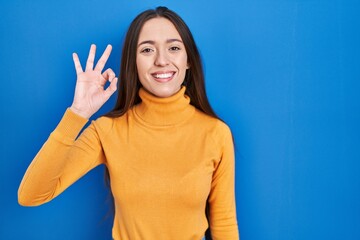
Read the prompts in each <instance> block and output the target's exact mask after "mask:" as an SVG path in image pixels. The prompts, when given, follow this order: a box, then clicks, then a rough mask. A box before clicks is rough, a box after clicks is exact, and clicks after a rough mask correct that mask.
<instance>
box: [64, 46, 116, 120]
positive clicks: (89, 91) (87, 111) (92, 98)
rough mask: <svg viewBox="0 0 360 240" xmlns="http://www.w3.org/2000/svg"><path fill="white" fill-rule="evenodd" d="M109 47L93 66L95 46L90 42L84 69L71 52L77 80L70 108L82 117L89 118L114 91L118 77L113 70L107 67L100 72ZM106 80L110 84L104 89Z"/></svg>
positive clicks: (109, 51)
mask: <svg viewBox="0 0 360 240" xmlns="http://www.w3.org/2000/svg"><path fill="white" fill-rule="evenodd" d="M111 49H112V47H111V45H108V46H107V47H106V49H105V51H104V53H103V54H102V56H101V57H100V59H99V61H98V62H97V64H96V66H95V68H94V59H95V53H96V46H95V45H94V44H92V45H91V47H90V52H89V56H88V59H87V62H86V68H85V71H83V69H82V67H81V64H80V61H79V57H78V55H77V54H76V53H73V60H74V64H75V69H76V75H77V80H76V87H75V95H74V100H73V103H72V105H71V107H70V109H71V110H72V111H73V112H75V113H76V114H78V115H80V116H82V117H84V118H90V117H91V116H92V115H93V114H94V113H95V112H97V111H98V110H99V109H100V107H101V106H102V105H103V104H104V103H105V102H106V101H107V100H108V99H109V98H110V96H111V95H112V94H113V93H114V92H115V91H116V84H117V81H118V78H116V77H115V73H114V71H113V70H112V69H110V68H109V69H107V70H106V71H104V72H103V73H102V71H103V69H104V66H105V64H106V61H107V60H108V58H109V56H110V53H111ZM107 81H109V82H110V85H109V86H108V87H107V88H106V89H104V86H105V84H106V82H107Z"/></svg>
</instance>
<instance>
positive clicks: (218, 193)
mask: <svg viewBox="0 0 360 240" xmlns="http://www.w3.org/2000/svg"><path fill="white" fill-rule="evenodd" d="M225 133H226V134H225V137H224V140H223V147H222V149H223V151H222V156H221V159H220V162H219V163H218V165H217V167H216V169H215V172H214V174H213V180H212V184H211V191H210V195H209V200H208V201H209V214H210V230H211V236H212V238H213V239H214V240H237V239H239V231H238V225H237V219H236V206H235V205H236V204H235V156H234V145H233V140H232V136H231V132H230V129H228V128H226V130H225Z"/></svg>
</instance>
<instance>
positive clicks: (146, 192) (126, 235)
mask: <svg viewBox="0 0 360 240" xmlns="http://www.w3.org/2000/svg"><path fill="white" fill-rule="evenodd" d="M95 48H96V47H95V45H92V46H91V48H90V53H89V56H88V59H87V62H86V68H85V69H82V66H81V64H80V62H79V59H78V56H77V55H76V54H73V59H74V63H75V69H76V73H77V82H76V88H75V96H74V101H73V104H72V105H71V107H69V108H68V109H67V110H66V112H65V114H64V116H63V118H62V120H61V121H60V123H59V125H58V126H57V127H56V128H55V130H54V131H53V132H52V133H51V135H50V136H49V139H48V140H47V141H46V143H45V144H44V146H43V147H42V148H41V150H40V151H39V153H38V154H37V156H36V157H35V159H34V160H33V162H32V163H31V165H30V166H29V168H28V170H27V171H26V174H25V176H24V178H23V180H22V182H21V185H20V188H19V192H18V195H19V196H18V198H19V203H20V204H21V205H24V206H36V205H40V204H43V203H45V202H48V201H50V200H51V199H53V198H55V197H56V196H57V195H59V194H60V193H61V192H63V191H64V190H65V189H66V188H67V187H69V186H70V185H71V184H72V183H74V182H75V181H76V180H78V179H79V178H80V177H81V176H83V175H84V174H86V173H87V172H88V171H90V170H91V169H93V168H94V167H96V166H98V165H100V164H105V165H106V167H107V171H108V174H109V178H110V184H111V191H112V194H113V197H114V206H115V215H114V223H113V231H112V235H113V238H114V239H119V240H137V239H139V240H177V239H179V240H182V239H184V240H185V239H189V240H193V239H194V240H200V239H202V238H203V237H204V235H205V232H207V233H206V238H207V239H210V238H212V239H218V240H233V239H239V234H238V226H237V220H236V207H235V194H234V151H233V141H232V136H231V132H230V129H229V128H228V127H227V125H226V124H225V123H224V122H222V121H221V120H219V118H218V117H217V116H216V115H215V113H214V112H213V110H212V109H211V107H210V104H209V102H208V100H207V97H206V93H205V86H204V74H203V70H202V65H201V60H200V56H199V53H198V50H197V47H196V45H195V42H194V39H193V37H192V34H191V32H190V30H189V29H188V27H187V26H186V24H185V23H184V21H183V20H182V19H181V18H180V17H179V16H178V15H177V14H176V13H174V12H173V11H171V10H169V9H167V8H165V7H158V8H156V9H155V10H147V11H145V12H143V13H141V14H140V15H138V16H137V17H136V18H135V19H134V20H133V22H132V23H131V25H130V27H129V30H128V32H127V35H126V39H125V43H124V46H123V52H122V62H121V69H120V81H119V85H118V87H117V78H116V77H115V74H114V72H113V71H112V70H111V69H107V70H106V71H103V68H104V65H105V63H106V61H107V59H108V57H109V55H110V52H111V46H108V47H107V48H106V50H105V51H104V53H103V55H102V56H101V58H100V59H99V61H98V62H97V64H96V65H95V66H94V58H95V51H96V49H95ZM107 81H109V82H110V85H109V86H108V87H107V88H106V89H104V85H105V83H106V82H107ZM117 88H118V89H119V92H118V99H117V103H116V106H115V108H114V109H113V110H112V111H111V112H110V113H108V114H107V115H106V116H103V117H100V118H99V119H97V120H96V121H93V122H92V123H91V124H90V125H89V127H87V128H86V129H85V130H84V131H83V132H82V134H81V135H80V136H78V135H79V132H80V131H81V130H82V128H83V127H84V125H85V124H86V123H87V121H88V119H89V118H90V117H91V116H92V115H93V114H94V113H95V112H96V111H97V110H98V109H99V108H100V107H101V106H102V105H103V104H104V103H105V102H106V101H107V100H108V99H109V97H110V96H111V95H112V94H113V93H114V92H115V91H116V89H117ZM207 229H208V230H210V231H207ZM210 233H211V236H210Z"/></svg>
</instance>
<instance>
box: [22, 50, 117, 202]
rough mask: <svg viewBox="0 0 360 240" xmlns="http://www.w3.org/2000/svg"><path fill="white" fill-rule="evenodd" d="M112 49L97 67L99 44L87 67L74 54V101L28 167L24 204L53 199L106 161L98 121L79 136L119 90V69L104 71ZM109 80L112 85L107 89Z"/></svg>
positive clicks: (24, 180) (93, 51) (23, 184)
mask: <svg viewBox="0 0 360 240" xmlns="http://www.w3.org/2000/svg"><path fill="white" fill-rule="evenodd" d="M111 49H112V47H111V45H108V46H107V48H106V49H105V51H104V53H103V54H102V56H101V57H100V59H99V61H98V62H97V64H96V66H95V67H94V58H95V53H96V46H95V45H91V48H90V52H89V55H88V58H87V62H86V68H85V71H83V69H82V67H81V64H80V61H79V58H78V56H77V54H76V53H74V54H73V60H74V64H75V70H76V75H77V80H76V87H75V95H74V100H73V103H72V105H71V107H70V108H69V109H68V110H67V111H66V112H65V115H64V116H63V118H62V120H61V121H60V123H59V125H58V126H57V128H56V129H55V130H54V132H52V134H51V135H50V137H49V139H48V140H47V141H46V142H45V144H44V145H43V147H42V148H41V150H40V151H39V153H38V154H37V155H36V157H35V159H34V160H33V161H32V163H31V165H30V166H29V168H28V169H27V171H26V173H25V176H24V178H23V180H22V182H21V184H20V187H19V191H18V201H19V203H20V204H21V205H26V206H36V205H40V204H42V203H45V202H48V201H50V200H51V199H53V198H54V197H56V196H57V195H59V194H60V193H61V192H62V191H64V190H65V189H66V188H67V187H68V186H70V185H71V184H72V183H73V182H75V181H76V180H77V179H79V178H80V177H81V176H82V175H84V174H85V173H86V172H88V171H89V170H90V169H92V168H94V167H95V166H97V165H99V164H100V163H102V162H104V154H103V152H102V148H101V143H100V139H99V136H98V133H97V131H96V128H95V123H93V124H91V125H90V126H89V127H88V128H87V129H86V130H85V131H84V132H83V134H82V135H81V136H80V137H79V138H78V139H77V140H76V141H75V139H76V137H77V135H78V134H79V132H80V131H81V129H82V128H83V127H84V125H85V123H86V122H87V119H88V118H90V117H91V116H92V115H93V114H94V113H95V112H96V111H97V110H99V109H100V107H101V106H102V105H103V104H104V103H105V102H106V101H107V100H108V99H109V98H110V96H111V95H112V94H113V93H114V92H115V91H116V83H117V78H116V77H115V73H114V72H113V71H112V70H111V69H110V68H109V69H107V70H106V71H104V72H103V73H102V71H103V69H104V66H105V64H106V61H107V60H108V58H109V56H110V53H111ZM107 81H109V82H110V85H109V86H108V87H107V88H106V89H105V88H104V86H105V84H106V82H107Z"/></svg>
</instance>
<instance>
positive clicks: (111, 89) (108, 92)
mask: <svg viewBox="0 0 360 240" xmlns="http://www.w3.org/2000/svg"><path fill="white" fill-rule="evenodd" d="M117 82H118V78H114V79H113V80H112V81H111V83H110V85H109V86H108V87H107V88H106V89H105V91H104V95H105V97H106V100H108V99H109V98H110V97H111V95H113V93H114V92H115V91H116V89H117Z"/></svg>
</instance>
